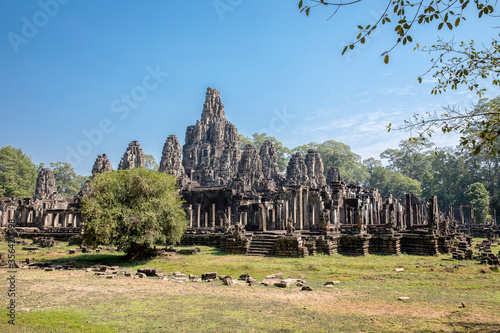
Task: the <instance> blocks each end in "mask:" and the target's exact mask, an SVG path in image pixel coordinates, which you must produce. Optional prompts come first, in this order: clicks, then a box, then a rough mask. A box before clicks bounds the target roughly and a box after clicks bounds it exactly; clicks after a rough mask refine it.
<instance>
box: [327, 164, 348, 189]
mask: <svg viewBox="0 0 500 333" xmlns="http://www.w3.org/2000/svg"><path fill="white" fill-rule="evenodd" d="M332 182H339V183H340V182H344V177H342V174H341V173H340V170H339V168H337V167H336V166H332V167H331V168H330V170H328V174H327V175H326V183H327V184H328V185H330V184H331V183H332Z"/></svg>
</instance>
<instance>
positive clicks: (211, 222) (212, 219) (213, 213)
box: [210, 204, 215, 228]
mask: <svg viewBox="0 0 500 333" xmlns="http://www.w3.org/2000/svg"><path fill="white" fill-rule="evenodd" d="M211 211H212V217H211V221H210V227H211V228H215V204H212V209H211Z"/></svg>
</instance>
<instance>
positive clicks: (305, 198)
mask: <svg viewBox="0 0 500 333" xmlns="http://www.w3.org/2000/svg"><path fill="white" fill-rule="evenodd" d="M301 193H302V211H303V214H302V215H303V218H302V228H301V229H310V227H311V224H310V221H309V208H310V207H309V190H308V189H307V188H306V189H305V190H301Z"/></svg>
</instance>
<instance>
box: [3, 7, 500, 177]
mask: <svg viewBox="0 0 500 333" xmlns="http://www.w3.org/2000/svg"><path fill="white" fill-rule="evenodd" d="M297 3H298V1H290V0H288V1H285V0H274V1H249V0H215V1H211V0H209V1H182V2H181V1H166V0H165V1H141V2H139V1H124V0H122V1H112V0H109V1H94V0H86V1H79V0H72V1H68V0H64V1H63V0H41V1H9V0H0V77H1V80H0V112H1V114H0V119H1V123H0V127H1V130H0V146H5V145H12V146H14V147H20V148H22V149H23V151H24V152H25V153H27V154H29V155H31V157H32V159H33V161H34V162H35V163H40V162H44V163H46V164H48V163H49V162H55V161H68V162H71V163H72V164H73V166H74V167H75V170H76V171H77V173H79V174H90V171H91V168H92V165H93V163H94V161H95V159H96V157H97V155H98V154H102V153H107V154H108V156H109V158H110V160H111V163H112V164H113V166H114V167H115V168H116V167H117V166H118V163H119V160H120V158H121V156H122V155H123V153H124V152H125V149H126V147H127V145H128V143H129V142H130V141H133V140H138V141H139V142H140V143H141V145H142V147H143V150H144V152H145V153H147V154H152V155H154V156H155V158H156V159H157V161H159V159H160V156H161V150H162V147H163V144H164V142H165V140H166V138H167V137H168V135H170V134H175V135H177V136H178V137H179V140H180V142H181V144H183V143H184V135H185V130H186V127H187V126H188V125H192V124H194V123H196V120H198V119H199V118H200V115H201V111H202V107H203V101H204V96H205V90H206V88H207V87H209V86H211V87H213V88H216V89H218V90H219V91H220V92H221V95H222V101H223V103H224V104H225V110H226V116H227V118H228V119H229V120H230V121H231V122H232V123H233V124H235V125H236V127H237V128H238V131H239V132H240V133H242V134H244V135H247V136H250V135H251V134H253V133H256V132H267V133H268V134H270V135H273V136H275V137H276V138H277V139H278V140H280V141H282V142H283V143H284V144H285V145H286V146H288V147H290V148H293V147H295V146H298V145H301V144H305V143H308V142H319V143H320V142H323V141H326V140H336V141H341V142H343V143H345V144H347V145H349V146H350V147H351V149H352V150H353V151H354V152H356V153H357V154H359V155H361V156H362V157H363V158H368V157H375V158H379V154H380V152H382V151H383V150H385V149H386V148H394V147H397V145H398V143H399V141H400V140H401V139H404V138H407V137H408V133H400V132H390V133H387V130H386V126H387V124H388V123H393V124H398V123H402V122H403V121H404V120H405V119H408V118H409V117H411V115H412V114H414V113H415V112H417V113H422V112H425V111H431V112H432V111H438V112H439V111H440V106H441V105H448V104H457V105H460V106H462V107H463V106H470V105H471V103H474V102H477V97H476V96H475V95H473V94H471V93H470V92H468V91H466V90H460V91H457V92H449V93H446V94H443V95H440V96H433V95H431V94H430V91H431V88H432V87H433V84H434V82H433V80H432V77H430V76H429V77H428V78H426V79H424V83H422V84H418V82H417V77H418V76H419V75H420V74H423V73H424V72H425V71H426V70H427V69H428V67H429V66H430V62H429V57H428V56H427V55H425V54H422V53H419V52H416V51H413V46H410V47H401V48H397V49H396V50H395V51H394V52H393V53H391V62H390V63H389V65H385V64H384V63H383V61H382V58H380V57H379V55H380V54H381V53H382V52H383V51H385V50H386V49H387V48H389V47H390V46H392V43H393V41H394V34H393V26H389V27H384V28H383V29H381V31H380V32H379V33H377V34H375V35H374V36H372V37H371V38H370V39H369V40H368V42H367V45H366V46H363V47H362V48H360V49H358V50H357V51H355V52H353V53H350V54H348V55H344V56H341V54H340V53H341V50H342V48H343V46H344V45H346V44H347V43H349V42H350V41H352V39H353V38H354V37H355V35H356V26H357V25H358V24H364V25H366V24H368V23H371V22H373V21H374V19H375V17H376V15H377V13H379V12H380V10H381V9H382V8H383V6H384V4H385V3H386V1H383V0H370V1H367V2H366V3H363V4H362V5H358V6H356V7H352V8H347V9H346V10H344V11H341V12H339V14H338V15H337V16H335V17H334V18H333V19H332V20H330V21H327V18H328V16H329V15H328V14H329V13H328V12H327V11H325V10H317V11H312V12H311V16H310V17H306V16H305V15H304V14H301V13H300V12H299V10H298V8H297ZM218 6H219V7H218ZM221 6H225V7H221ZM218 8H219V10H218ZM220 8H223V9H224V8H225V11H224V10H223V9H220ZM495 25H498V24H497V23H496V22H493V21H492V20H481V21H478V20H476V19H474V18H470V19H469V20H468V21H467V22H466V23H465V24H463V25H462V26H461V27H460V28H459V29H458V30H457V31H456V32H454V33H457V38H461V39H462V38H463V39H467V38H474V39H478V36H480V37H481V38H484V40H485V41H487V40H488V38H490V37H492V36H493V30H491V29H490V28H491V27H492V26H495ZM444 34H445V35H444V36H445V37H449V36H451V35H450V34H449V33H448V35H446V32H444ZM413 36H414V40H417V39H418V41H419V42H420V43H421V44H431V43H433V42H435V39H436V33H435V30H431V29H425V28H423V29H422V28H420V29H418V30H416V31H415V32H414V34H413ZM496 89H498V88H491V89H490V92H489V95H488V96H489V97H494V96H496V95H497V94H498V93H497V90H496ZM127 96H132V97H130V98H131V99H130V100H127ZM435 142H436V143H437V144H438V145H455V144H456V143H457V141H456V136H453V135H448V136H438V137H436V140H435Z"/></svg>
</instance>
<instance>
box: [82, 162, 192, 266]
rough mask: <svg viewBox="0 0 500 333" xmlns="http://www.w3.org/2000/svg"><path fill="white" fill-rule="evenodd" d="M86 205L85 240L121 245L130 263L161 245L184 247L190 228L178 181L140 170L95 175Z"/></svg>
mask: <svg viewBox="0 0 500 333" xmlns="http://www.w3.org/2000/svg"><path fill="white" fill-rule="evenodd" d="M91 182H92V194H91V195H90V196H88V197H87V198H86V199H85V200H84V201H83V204H82V208H81V210H82V214H83V216H84V217H85V221H86V223H85V226H84V233H83V239H84V241H85V243H86V244H88V245H90V246H98V245H111V244H114V245H117V246H118V247H120V248H122V249H123V250H125V251H126V252H127V253H128V255H129V257H130V258H131V259H134V258H137V257H140V256H142V255H144V254H145V253H147V251H148V249H150V248H152V247H153V246H154V245H155V244H159V243H176V242H178V241H180V239H181V237H182V234H183V233H184V230H185V228H186V226H187V223H186V214H185V212H184V210H183V209H182V202H183V200H182V198H181V195H180V193H179V191H178V190H177V188H176V186H175V182H176V179H175V177H174V176H172V175H169V174H165V173H161V172H157V171H154V170H146V169H143V168H135V169H132V170H120V171H117V172H108V173H104V174H98V175H95V176H94V178H93V179H92V181H91Z"/></svg>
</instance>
